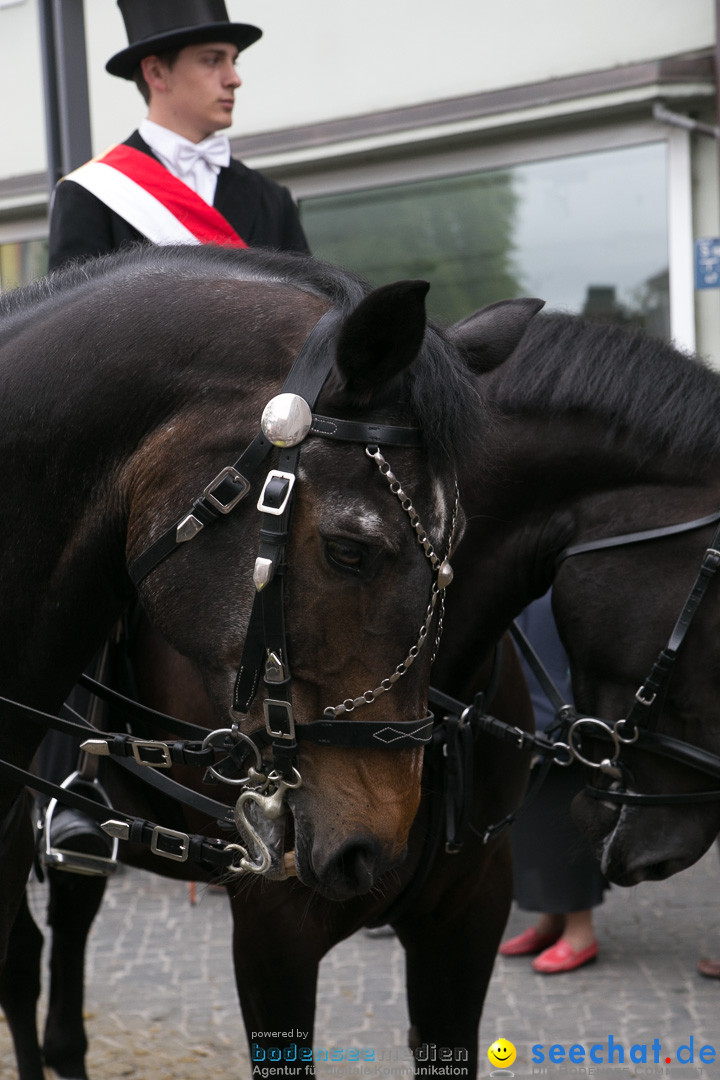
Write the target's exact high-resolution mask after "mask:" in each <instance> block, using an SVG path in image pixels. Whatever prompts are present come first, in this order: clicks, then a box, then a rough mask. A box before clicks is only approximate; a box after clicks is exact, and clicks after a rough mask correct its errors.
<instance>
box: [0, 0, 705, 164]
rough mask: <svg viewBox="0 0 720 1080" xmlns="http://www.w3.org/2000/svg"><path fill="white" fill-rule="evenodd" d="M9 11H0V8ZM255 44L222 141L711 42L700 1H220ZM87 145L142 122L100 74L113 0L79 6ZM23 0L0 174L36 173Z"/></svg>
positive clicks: (3, 45) (33, 57)
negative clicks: (84, 45) (248, 28)
mask: <svg viewBox="0 0 720 1080" xmlns="http://www.w3.org/2000/svg"><path fill="white" fill-rule="evenodd" d="M6 4H7V5H9V6H5V5H6ZM227 6H228V11H229V13H230V16H231V18H233V19H236V20H238V21H248V22H256V23H257V24H258V25H260V26H261V27H263V29H264V31H265V35H264V38H263V39H262V40H261V41H260V42H259V43H258V44H257V45H256V46H254V47H253V48H252V49H250V50H249V51H248V52H247V53H246V55H245V57H243V60H242V64H241V72H242V74H243V77H244V79H245V87H244V89H243V91H242V95H241V98H240V103H239V106H238V108H237V110H236V117H235V125H234V127H233V129H232V131H231V134H233V135H241V134H253V133H256V132H265V131H272V130H276V129H283V128H289V127H294V126H296V125H307V124H311V123H316V122H322V121H327V120H332V119H335V118H338V117H346V116H357V115H361V114H365V113H371V112H375V111H383V110H388V109H393V108H401V107H406V106H412V105H416V104H418V103H421V102H427V101H435V100H438V99H442V98H452V97H460V96H463V95H466V94H473V93H478V92H482V91H488V90H494V89H498V88H502V87H508V86H518V85H522V84H525V83H535V82H541V81H542V80H544V79H555V78H559V77H562V76H567V75H573V74H578V73H581V72H586V71H595V70H600V69H606V68H612V67H615V66H617V65H624V64H631V63H638V62H641V61H643V60H649V59H655V58H657V57H660V56H670V55H676V54H680V53H685V52H692V51H694V50H698V49H703V48H709V47H711V46H712V45H713V43H714V35H715V30H714V2H713V0H582V3H578V0H543V2H542V3H539V2H538V0H501V2H498V0H444V2H443V4H442V5H440V4H438V3H437V0H392V3H388V2H387V0H341V2H337V3H330V2H328V0H306V2H305V3H303V4H297V3H292V2H290V0H273V2H271V3H268V0H227ZM85 19H86V33H87V42H88V75H89V80H90V94H91V118H92V139H93V147H94V150H95V151H96V152H98V151H100V150H102V149H103V148H104V147H105V146H106V145H108V144H109V143H111V142H114V141H117V140H118V139H120V138H123V137H124V136H125V134H126V133H127V131H128V130H129V129H131V128H132V127H133V126H134V125H135V123H136V121H137V119H138V116H139V115H141V113H142V102H141V100H140V98H139V96H138V94H137V91H136V90H135V88H134V86H132V85H131V84H130V85H129V84H125V83H124V82H123V81H122V80H119V79H115V78H113V77H112V76H110V75H108V74H107V73H106V72H105V70H104V64H105V61H106V60H107V58H108V57H109V56H110V55H111V54H112V53H114V52H115V51H117V49H118V48H121V47H122V45H123V44H124V43H125V34H124V29H123V25H122V20H121V18H120V14H119V12H118V10H117V7H116V4H115V3H114V2H113V0H85ZM39 35H40V31H39V25H38V8H37V3H36V0H14V2H12V0H4V3H3V4H0V95H1V100H2V101H4V102H11V103H13V102H14V103H17V107H16V108H5V109H3V110H2V117H1V118H0V131H1V132H2V138H3V146H5V147H7V148H10V147H11V148H12V153H8V154H7V156H6V157H4V158H3V161H2V162H1V163H0V178H5V177H8V176H18V175H24V174H29V173H33V172H36V171H41V170H42V169H43V168H44V165H45V143H44V133H43V128H44V112H43V101H42V71H41V64H40V51H39V40H40V36H39Z"/></svg>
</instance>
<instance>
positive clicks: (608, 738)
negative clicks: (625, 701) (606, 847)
mask: <svg viewBox="0 0 720 1080" xmlns="http://www.w3.org/2000/svg"><path fill="white" fill-rule="evenodd" d="M718 521H720V511H716V512H715V513H713V514H709V515H707V516H706V517H702V518H696V519H694V520H692V521H687V522H681V523H680V524H677V525H668V526H663V527H660V528H657V529H646V530H642V531H638V532H632V533H624V534H622V535H618V536H612V537H603V538H600V539H597V540H589V541H586V542H584V543H580V544H574V545H572V546H569V547H567V548H565V549H564V550H563V551H561V552H560V554H559V555H558V557H557V559H556V562H555V567H556V571H557V569H558V568H559V567H560V566H561V565H562V563H563V562H564V561H565V560H566V559H568V558H572V557H575V556H577V555H584V554H587V553H588V552H594V551H603V550H608V549H612V548H616V547H621V546H625V545H628V544H637V543H644V542H647V541H652V540H660V539H663V538H665V537H668V536H674V535H677V534H679V533H685V532H692V531H693V530H695V529H700V528H703V527H704V526H707V525H712V524H717V522H718ZM719 569H720V525H719V526H718V527H717V528H716V530H715V534H714V536H713V539H712V541H711V543H710V546H709V547H708V548H707V549H706V550H705V552H704V554H703V557H702V560H701V564H700V568H699V570H698V573H697V576H696V578H695V581H694V583H693V586H692V588H691V590H690V592H689V594H688V596H687V598H686V600H685V602H684V604H683V606H682V610H681V612H680V615H679V617H678V619H677V621H676V623H675V625H674V627H673V630H672V633H671V634H670V637H669V639H668V643H667V645H666V646H665V647H664V648H663V649H661V650H660V652H659V654H658V656H657V659H656V660H655V663H654V664H653V666H652V668H651V670H650V672H649V674H648V676H647V677H646V678H645V680H644V681H643V683H642V684H641V686H640V688H639V689H638V691H637V692H636V694H635V697H634V699H633V702H632V706H631V708H630V711H629V712H628V714H627V716H626V717H625V718H623V719H621V720H618V721H615V722H608V721H605V720H601V719H598V718H597V717H594V716H583V715H581V714H580V713H578V712H577V711H576V710H575V709H574V707H573V706H571V705H569V704H567V703H566V702H565V701H563V699H562V697H561V696H560V694H559V692H558V691H557V688H556V687H555V686H554V684H553V683H552V680H551V679H550V677H549V676H548V674H547V672H546V671H545V669H544V668H543V666H542V664H541V662H540V660H539V659H538V657H537V656H536V654H535V653H534V651H533V650H532V649H531V647H530V646H529V643H528V642H527V640H526V639H525V638H524V635H523V634H522V632H521V631H520V630H519V628H518V627H517V626H514V627H513V636H514V638H515V641H516V643H517V644H518V645H519V647H520V651H521V652H522V653H523V655H524V657H525V659H526V661H527V662H528V663H529V664H530V666H531V668H532V670H533V672H534V674H535V675H536V677H538V679H539V680H540V683H541V685H542V686H543V689H544V691H545V693H546V694H547V696H548V697H549V699H550V701H551V702H552V703H553V705H554V707H555V709H556V716H557V724H558V730H559V732H560V739H559V740H557V741H552V740H550V741H548V740H541V741H539V742H537V743H536V744H534V745H533V744H532V743H531V742H529V741H528V742H526V743H525V746H524V748H527V747H529V746H530V745H533V749H535V750H536V751H538V752H540V753H541V754H545V755H550V756H552V757H553V759H554V761H555V763H556V764H559V765H569V764H571V762H572V761H578V762H580V764H582V765H584V766H585V767H586V768H588V769H591V770H597V771H599V772H601V773H603V774H605V775H607V776H609V777H610V779H611V781H612V783H611V785H610V787H609V788H607V789H606V788H598V787H594V786H591V785H587V786H586V788H585V791H586V793H587V794H588V795H589V796H590V797H591V798H594V799H597V800H600V801H603V802H608V803H613V804H618V805H623V804H625V805H631V806H665V805H678V804H686V803H705V802H715V801H718V800H720V786H719V787H718V788H715V789H712V790H710V791H697V792H686V793H666V794H665V793H660V794H649V793H642V792H636V791H633V790H630V788H631V787H632V784H633V778H632V773H631V772H630V770H629V769H628V768H627V766H626V764H625V762H623V760H622V757H621V755H622V750H623V747H626V746H634V747H636V748H637V749H638V750H644V751H648V752H650V753H653V754H657V755H659V756H661V757H665V758H668V759H670V760H672V761H674V762H676V763H678V764H681V765H685V766H688V767H689V768H693V769H695V770H697V771H698V772H701V773H703V774H705V775H709V776H712V777H713V778H715V779H717V780H720V756H719V755H717V754H712V753H710V752H709V751H707V750H703V749H701V748H700V747H696V746H693V745H692V744H691V743H688V742H685V741H684V740H681V739H676V738H674V737H672V736H670V735H666V734H664V733H662V732H660V731H658V730H657V726H658V723H659V720H660V716H661V713H662V708H663V704H664V701H665V698H666V695H667V691H668V686H669V682H670V678H671V676H672V673H673V671H674V668H675V663H676V661H677V656H678V652H679V650H680V648H681V646H682V644H683V642H684V640H685V637H686V635H687V632H688V630H689V628H690V625H691V623H692V620H693V618H694V616H695V614H696V612H697V610H698V607H699V605H700V603H701V601H702V599H703V597H704V596H705V595H706V592H707V589H708V586H709V585H710V582H711V581H712V580H713V578H714V577H715V575H716V574H717V572H718V570H719ZM583 736H585V737H586V738H590V739H599V740H601V742H602V743H603V744H605V743H608V742H609V743H610V744H611V751H610V752H609V753H608V754H607V755H606V756H604V757H602V758H601V760H600V761H597V760H594V759H592V758H590V757H588V756H587V754H586V753H584V752H583V749H582V738H583ZM534 738H535V739H537V737H534Z"/></svg>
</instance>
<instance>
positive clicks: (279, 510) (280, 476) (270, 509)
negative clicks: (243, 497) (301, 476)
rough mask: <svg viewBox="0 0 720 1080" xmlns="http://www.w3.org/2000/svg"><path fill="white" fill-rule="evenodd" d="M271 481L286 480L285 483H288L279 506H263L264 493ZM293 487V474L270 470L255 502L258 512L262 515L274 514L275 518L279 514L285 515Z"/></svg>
mask: <svg viewBox="0 0 720 1080" xmlns="http://www.w3.org/2000/svg"><path fill="white" fill-rule="evenodd" d="M271 480H287V482H288V489H287V491H286V492H285V498H284V499H283V501H282V503H281V504H280V506H266V505H265V492H266V490H267V486H268V484H269V483H270V481H271ZM294 487H295V474H294V473H288V472H281V471H280V470H279V469H271V470H270V472H269V473H268V474H267V476H266V477H265V483H264V484H263V489H262V491H261V492H260V498H259V499H258V501H257V508H258V510H260V512H261V513H263V514H274V515H275V517H280V515H281V514H284V513H285V509H286V507H287V504H288V501H289V499H290V495H291V494H292V489H293V488H294Z"/></svg>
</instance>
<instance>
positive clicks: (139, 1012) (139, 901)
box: [0, 852, 720, 1080]
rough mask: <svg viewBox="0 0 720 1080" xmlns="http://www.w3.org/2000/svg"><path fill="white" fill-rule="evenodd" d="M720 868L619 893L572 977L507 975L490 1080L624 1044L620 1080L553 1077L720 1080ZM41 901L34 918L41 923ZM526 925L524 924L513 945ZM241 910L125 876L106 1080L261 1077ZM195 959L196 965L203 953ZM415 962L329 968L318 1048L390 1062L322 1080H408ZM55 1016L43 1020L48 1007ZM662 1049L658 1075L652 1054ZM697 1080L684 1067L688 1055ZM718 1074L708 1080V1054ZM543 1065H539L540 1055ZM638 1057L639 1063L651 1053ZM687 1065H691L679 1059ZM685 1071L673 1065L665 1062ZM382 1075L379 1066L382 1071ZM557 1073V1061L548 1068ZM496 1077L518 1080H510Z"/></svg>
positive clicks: (390, 957)
mask: <svg viewBox="0 0 720 1080" xmlns="http://www.w3.org/2000/svg"><path fill="white" fill-rule="evenodd" d="M719 882H720V867H719V866H718V862H717V858H716V855H715V853H714V852H711V853H709V854H708V855H707V856H706V857H705V858H704V859H703V860H702V861H701V862H700V863H699V864H698V865H696V866H695V867H692V868H691V869H690V870H688V871H686V872H685V873H684V874H680V875H678V876H676V877H675V878H673V879H671V880H670V881H667V882H661V883H654V884H646V885H641V886H639V887H637V888H635V889H632V890H622V889H613V890H612V891H611V892H610V894H609V896H608V898H607V900H606V902H605V904H604V905H603V907H602V908H600V909H599V911H598V913H597V920H596V921H597V929H598V936H599V941H600V949H601V951H600V958H599V960H598V962H597V963H596V964H594V965H591V966H589V967H587V968H584V969H581V970H579V971H576V972H574V973H572V974H568V975H560V976H549V977H548V976H540V975H536V974H534V973H533V972H532V970H531V969H530V967H529V963H528V961H527V960H522V959H513V960H511V959H498V961H497V963H496V966H495V973H494V975H493V979H492V983H491V986H490V990H489V993H488V1000H487V1004H486V1010H485V1016H484V1018H483V1023H482V1028H481V1036H480V1044H481V1066H480V1072H479V1075H480V1076H482V1077H489V1076H490V1074H491V1068H490V1066H489V1064H488V1062H487V1059H486V1056H485V1055H486V1051H487V1047H488V1046H489V1044H490V1043H491V1042H493V1041H494V1040H495V1039H496V1038H498V1037H504V1038H507V1039H509V1040H510V1041H512V1042H513V1043H514V1044H515V1046H516V1048H517V1051H518V1056H517V1061H516V1062H515V1064H514V1066H513V1069H512V1071H513V1072H514V1075H515V1077H516V1078H522V1077H527V1076H531V1075H541V1074H542V1071H541V1068H540V1067H539V1066H533V1063H532V1058H531V1055H532V1051H531V1047H532V1046H533V1045H535V1044H542V1045H543V1046H544V1047H545V1054H546V1055H547V1052H548V1049H549V1046H550V1045H551V1044H561V1045H563V1046H565V1047H566V1048H568V1047H570V1046H571V1045H572V1044H574V1043H576V1044H580V1045H582V1046H584V1047H586V1048H587V1049H588V1050H589V1048H590V1047H591V1045H593V1044H600V1043H602V1044H604V1046H605V1047H607V1043H608V1038H609V1037H610V1036H612V1038H613V1040H614V1041H615V1043H616V1044H622V1045H623V1046H624V1048H625V1054H626V1058H625V1062H624V1064H623V1065H620V1064H619V1063H618V1061H617V1057H616V1058H615V1060H614V1063H613V1064H612V1065H611V1066H607V1065H606V1066H605V1067H603V1066H602V1065H591V1064H590V1063H589V1062H588V1061H587V1059H586V1061H585V1064H584V1065H572V1066H570V1065H568V1064H567V1060H566V1063H565V1064H564V1065H558V1064H555V1065H553V1064H550V1065H547V1072H546V1073H545V1074H544V1075H547V1076H549V1077H553V1076H555V1077H557V1078H558V1080H561V1078H563V1077H566V1076H570V1077H572V1076H575V1077H583V1076H590V1077H594V1078H595V1080H604V1078H605V1077H609V1078H612V1080H624V1078H625V1077H633V1076H637V1077H646V1078H647V1077H650V1078H651V1080H652V1078H654V1077H658V1078H660V1077H662V1078H665V1077H669V1078H674V1077H688V1078H689V1077H693V1078H695V1077H703V1078H705V1077H707V1078H708V1080H712V1078H717V1077H720V1010H718V1002H719V1001H720V981H716V980H712V979H703V978H701V977H700V976H699V975H697V973H696V971H695V964H696V961H697V958H698V956H700V955H701V954H706V955H707V954H710V955H713V954H719V955H720V915H719V906H718V902H717V900H718V883H719ZM43 888H44V887H43V886H41V885H38V884H33V886H32V903H33V908H34V910H35V912H36V915H37V916H38V918H39V920H40V921H41V923H42V921H43V908H44V894H43ZM526 923H527V916H525V915H523V914H522V913H520V912H518V911H513V913H512V915H511V920H510V924H509V926H508V931H507V932H508V934H510V933H511V932H516V931H518V930H519V929H521V928H523V927H524V926H525V925H526ZM230 931H231V918H230V911H229V905H228V903H227V898H226V897H225V896H224V895H223V894H222V893H219V892H214V891H210V890H206V889H205V888H204V887H202V886H199V887H198V903H197V905H196V906H194V907H192V906H191V905H190V903H189V900H188V887H187V885H185V884H183V883H179V882H172V881H166V880H164V879H162V878H158V877H154V876H152V875H149V874H144V873H142V872H140V871H134V870H126V869H123V870H122V871H121V872H120V873H119V874H118V875H117V876H116V877H115V878H114V879H113V880H112V881H111V883H110V885H109V888H108V890H107V898H106V901H105V903H104V906H103V908H102V911H101V914H100V916H99V918H98V920H97V921H96V924H95V927H94V930H93V933H92V937H91V941H90V946H89V958H88V981H87V1028H88V1032H89V1036H90V1042H91V1050H90V1053H89V1059H88V1060H89V1069H90V1072H91V1076H92V1077H93V1080H112V1078H115V1077H129V1078H131V1080H195V1078H198V1080H199V1078H201V1077H202V1078H203V1080H214V1078H217V1077H223V1078H228V1080H245V1078H248V1080H249V1078H250V1077H251V1076H252V1067H251V1065H250V1064H249V1060H248V1049H247V1043H246V1041H245V1036H244V1033H243V1028H242V1024H241V1020H240V1014H239V1009H238V1006H237V1003H236V994H235V986H234V979H233V972H232V961H231V956H230V947H229V941H230ZM191 937H192V939H193V940H194V941H195V942H196V944H195V945H194V946H193V947H192V949H190V948H189V947H188V941H189V940H190V938H191ZM403 971H404V969H403V955H402V950H401V948H400V946H399V945H398V944H397V942H396V940H395V939H394V938H369V937H366V936H365V935H364V934H362V933H361V934H357V935H355V936H354V937H353V938H351V939H349V940H348V941H346V942H344V943H342V944H341V945H339V946H338V947H337V948H336V949H335V950H333V952H332V953H330V954H329V955H328V956H327V957H326V958H325V960H324V961H323V965H322V970H321V977H320V988H319V995H318V1002H319V1008H318V1021H317V1028H316V1037H315V1043H316V1047H319V1046H329V1047H332V1046H336V1047H352V1046H356V1047H367V1048H372V1049H374V1050H375V1052H376V1062H375V1064H373V1065H365V1066H364V1069H363V1071H361V1070H360V1069H358V1068H354V1067H351V1066H350V1065H349V1064H348V1065H344V1066H335V1067H333V1066H323V1065H320V1066H319V1067H318V1076H319V1077H321V1078H322V1080H330V1077H333V1078H335V1077H338V1076H341V1077H342V1076H344V1077H348V1080H349V1078H351V1077H358V1076H365V1077H384V1076H390V1077H409V1076H410V1075H411V1068H410V1063H409V1055H408V1052H407V1051H406V1049H405V1046H406V1029H407V1019H406V1011H405V1000H404V981H403V980H404V974H403ZM41 1012H42V1005H41ZM655 1039H658V1040H659V1044H658V1045H659V1046H661V1048H662V1049H661V1057H660V1063H659V1064H655V1063H654V1060H653V1051H652V1044H653V1040H655ZM691 1039H692V1040H693V1045H692V1050H693V1053H694V1066H692V1065H690V1064H685V1065H682V1066H680V1065H678V1064H677V1055H678V1050H679V1049H680V1048H681V1047H683V1046H685V1047H688V1048H689V1047H690V1040H691ZM642 1044H646V1045H647V1046H648V1061H647V1063H630V1062H629V1061H628V1058H627V1055H628V1053H629V1050H630V1047H632V1046H633V1045H642ZM706 1044H710V1045H712V1046H715V1047H717V1048H718V1062H717V1063H716V1064H715V1065H703V1064H702V1063H701V1062H700V1059H699V1051H700V1048H701V1047H702V1046H703V1045H706ZM536 1054H537V1052H536ZM637 1056H641V1055H640V1054H639V1053H637ZM680 1056H681V1057H682V1056H685V1057H687V1056H688V1051H682V1050H681V1049H680ZM666 1057H670V1058H671V1064H670V1065H665V1063H664V1062H665V1058H666ZM377 1059H381V1060H377ZM546 1064H547V1057H546ZM15 1075H16V1073H15V1068H14V1064H13V1057H12V1052H11V1049H10V1039H9V1035H8V1032H7V1028H6V1025H5V1024H4V1023H2V1024H0V1080H10V1078H13V1077H15ZM496 1075H505V1076H507V1075H508V1074H507V1073H504V1074H496Z"/></svg>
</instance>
